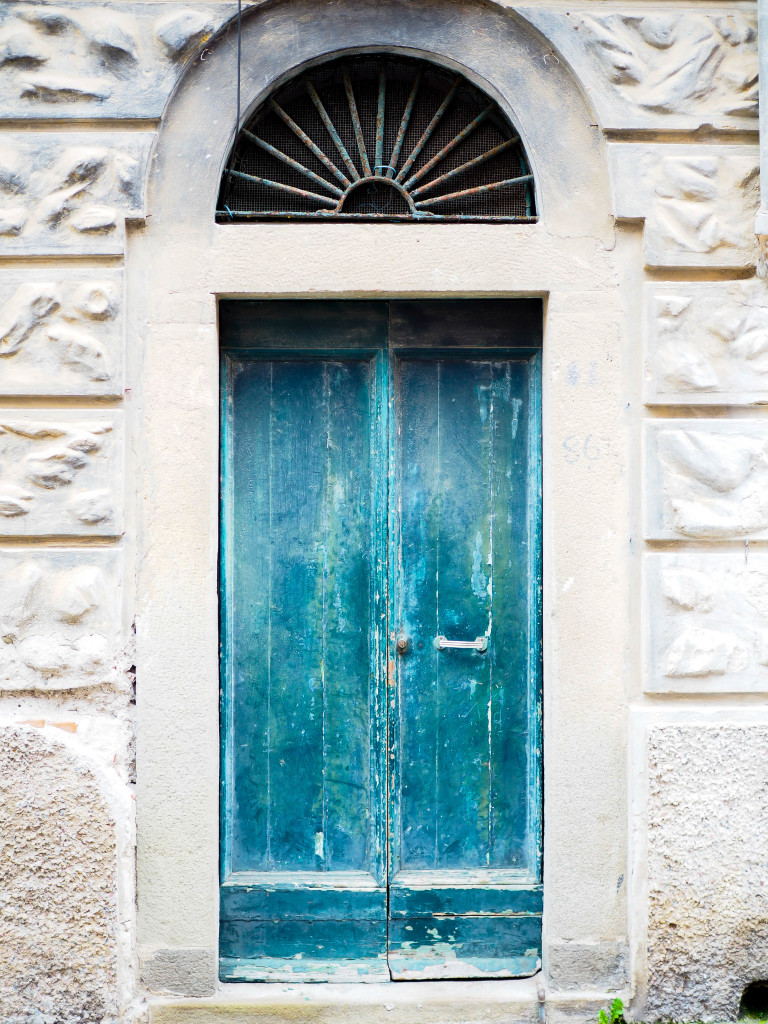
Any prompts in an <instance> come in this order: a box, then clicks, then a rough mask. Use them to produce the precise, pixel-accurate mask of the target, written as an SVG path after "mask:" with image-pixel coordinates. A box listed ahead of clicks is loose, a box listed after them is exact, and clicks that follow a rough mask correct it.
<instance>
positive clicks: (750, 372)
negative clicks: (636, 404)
mask: <svg viewBox="0 0 768 1024" xmlns="http://www.w3.org/2000/svg"><path fill="white" fill-rule="evenodd" d="M645 400H646V404H648V405H671V404H676V405H686V404H687V405H749V404H753V403H764V402H766V401H768V289H766V287H765V284H764V283H763V282H762V281H755V280H752V281H710V282H707V283H696V284H694V283H689V282H680V283H676V284H651V285H646V289H645Z"/></svg>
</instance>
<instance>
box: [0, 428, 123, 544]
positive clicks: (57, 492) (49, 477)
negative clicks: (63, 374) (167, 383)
mask: <svg viewBox="0 0 768 1024" xmlns="http://www.w3.org/2000/svg"><path fill="white" fill-rule="evenodd" d="M122 422H123V418H122V413H120V412H112V411H104V412H95V411H86V410H82V409H77V410H75V409H66V410H63V409H56V410H48V411H46V412H43V411H36V412H31V411H29V410H28V409H3V410H2V411H1V412H0V536H19V535H22V536H25V535H35V534H36V535H57V536H58V535H60V536H67V535H72V536H83V537H87V536H97V535H101V536H118V535H119V534H120V533H121V531H122V480H123V449H122Z"/></svg>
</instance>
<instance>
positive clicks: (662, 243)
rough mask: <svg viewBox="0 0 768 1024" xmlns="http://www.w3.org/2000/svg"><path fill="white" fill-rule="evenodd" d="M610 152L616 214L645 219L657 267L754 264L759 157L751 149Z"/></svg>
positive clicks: (647, 245)
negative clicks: (725, 151)
mask: <svg viewBox="0 0 768 1024" xmlns="http://www.w3.org/2000/svg"><path fill="white" fill-rule="evenodd" d="M722 149H723V147H715V146H701V145H699V146H669V145H666V146H665V145H656V146H647V145H642V144H634V143H633V144H627V145H618V144H617V145H612V146H610V147H609V160H610V165H611V178H612V185H613V192H614V204H615V213H616V216H617V217H619V218H621V219H628V220H644V221H645V228H644V231H643V248H644V251H645V260H646V264H647V265H648V266H652V267H723V268H748V267H753V266H754V265H755V262H756V259H757V244H756V242H755V212H756V210H757V206H758V153H757V149H756V148H753V147H750V146H729V147H728V153H727V154H726V153H723V151H722Z"/></svg>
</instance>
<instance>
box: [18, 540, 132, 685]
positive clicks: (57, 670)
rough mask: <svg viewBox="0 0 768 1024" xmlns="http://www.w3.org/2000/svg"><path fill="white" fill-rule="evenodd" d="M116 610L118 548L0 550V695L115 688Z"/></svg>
mask: <svg viewBox="0 0 768 1024" xmlns="http://www.w3.org/2000/svg"><path fill="white" fill-rule="evenodd" d="M121 612H122V558H121V555H120V552H119V551H113V550H108V549H107V550H104V549H91V550H88V549H84V548H79V549H75V550H72V549H70V550H58V549H55V548H45V549H42V550H38V551H29V550H27V549H16V550H6V551H2V552H0V691H2V690H66V689H73V688H78V687H86V686H97V685H100V684H103V683H111V684H117V685H119V684H120V683H122V682H123V680H124V678H125V676H124V673H123V669H124V667H125V666H124V665H123V655H122V652H121V646H122V645H121Z"/></svg>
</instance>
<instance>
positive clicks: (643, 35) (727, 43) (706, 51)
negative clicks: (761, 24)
mask: <svg viewBox="0 0 768 1024" xmlns="http://www.w3.org/2000/svg"><path fill="white" fill-rule="evenodd" d="M524 11H525V15H526V16H527V17H530V18H531V20H532V21H533V23H534V24H535V25H536V26H537V27H538V28H540V29H542V30H543V31H545V32H546V34H547V36H548V37H549V38H550V39H552V41H553V43H554V44H555V45H556V46H557V48H558V50H559V52H561V53H562V54H563V55H564V56H565V57H566V58H567V59H568V60H569V61H571V63H572V64H573V66H574V68H575V69H576V73H577V74H578V75H579V77H580V78H581V79H582V80H583V81H584V82H585V84H586V85H587V87H588V89H589V93H590V97H591V98H592V100H593V102H594V103H595V105H596V107H597V109H598V111H599V115H600V123H601V125H602V127H603V128H610V129H615V130H621V129H625V130H626V129H633V128H634V129H636V128H651V127H662V126H664V127H668V128H672V127H675V128H691V127H698V126H699V125H704V124H706V125H713V126H715V127H718V128H749V127H752V126H753V125H754V119H755V118H756V117H757V64H758V62H757V19H756V18H755V17H754V15H752V14H750V13H745V12H743V11H732V12H729V13H727V14H726V13H725V12H722V11H712V12H711V13H710V12H706V13H705V12H704V11H701V10H696V11H694V10H681V9H679V8H678V9H674V8H672V9H671V10H661V9H659V8H657V9H655V10H641V9H639V10H637V11H631V12H629V11H622V12H615V11H611V13H604V12H603V11H600V10H599V8H598V5H595V6H594V7H593V9H592V10H581V11H578V10H577V11H574V10H571V11H569V12H561V11H558V10H553V9H552V8H547V7H542V8H538V9H532V10H529V9H527V8H524Z"/></svg>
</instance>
